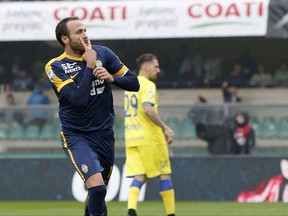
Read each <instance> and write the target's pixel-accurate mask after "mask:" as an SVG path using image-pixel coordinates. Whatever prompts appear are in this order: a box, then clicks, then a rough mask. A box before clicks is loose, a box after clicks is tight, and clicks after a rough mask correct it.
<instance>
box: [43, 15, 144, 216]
mask: <svg viewBox="0 0 288 216" xmlns="http://www.w3.org/2000/svg"><path fill="white" fill-rule="evenodd" d="M55 33H56V38H57V40H58V42H59V43H60V44H61V45H62V46H63V47H64V53H63V54H62V55H60V56H58V57H56V58H53V59H52V60H50V61H49V62H48V63H47V65H46V67H45V72H46V74H47V75H48V77H49V79H50V81H51V83H52V86H53V89H54V91H55V94H56V96H57V97H58V100H59V118H60V122H61V125H62V130H61V142H62V146H63V149H64V152H65V153H66V155H67V157H68V158H69V160H70V161H71V162H72V164H73V165H74V167H75V169H76V171H77V172H78V173H79V175H80V176H81V178H82V179H83V181H84V182H85V185H86V187H87V189H88V196H87V199H86V200H87V202H85V203H86V206H87V207H85V216H105V215H107V207H106V203H105V196H106V185H107V184H108V181H109V178H110V175H111V172H112V168H113V163H114V141H115V140H114V132H113V129H112V126H113V123H114V109H113V98H112V92H111V84H113V85H116V86H118V87H120V88H123V89H124V90H127V91H138V90H139V82H138V80H137V77H136V76H135V75H133V73H132V72H130V70H129V69H128V68H127V67H126V66H125V65H124V64H123V63H122V62H121V61H120V60H119V59H118V57H117V56H116V55H115V54H114V53H113V52H112V51H111V50H110V49H109V48H107V47H104V46H98V45H91V42H90V39H89V37H88V36H87V33H86V27H85V26H84V24H83V23H82V22H81V21H80V20H79V18H78V17H67V18H64V19H63V20H62V21H60V22H59V23H58V24H57V26H56V29H55Z"/></svg>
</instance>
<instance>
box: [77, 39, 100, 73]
mask: <svg viewBox="0 0 288 216" xmlns="http://www.w3.org/2000/svg"><path fill="white" fill-rule="evenodd" d="M80 42H81V44H82V46H83V47H84V49H85V52H84V53H83V55H82V57H83V59H84V60H85V61H86V63H87V67H89V68H92V69H94V68H95V67H96V59H97V53H96V52H95V50H93V49H92V45H91V41H90V40H89V38H88V37H87V39H86V40H84V38H83V37H80Z"/></svg>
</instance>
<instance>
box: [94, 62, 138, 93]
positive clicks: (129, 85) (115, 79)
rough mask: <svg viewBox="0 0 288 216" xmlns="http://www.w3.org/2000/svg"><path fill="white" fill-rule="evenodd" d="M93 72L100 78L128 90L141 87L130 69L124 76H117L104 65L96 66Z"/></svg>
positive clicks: (135, 89) (136, 89)
mask: <svg viewBox="0 0 288 216" xmlns="http://www.w3.org/2000/svg"><path fill="white" fill-rule="evenodd" d="M93 74H94V76H95V77H97V78H98V79H103V80H105V81H106V82H108V83H111V84H113V85H116V86H118V87H120V88H122V89H124V90H126V91H138V90H139V88H140V85H139V82H138V79H137V77H136V76H135V75H134V74H133V73H132V72H131V71H130V70H128V71H126V73H125V74H123V75H122V76H116V75H112V74H110V73H109V72H108V71H107V70H106V69H105V68H104V67H96V68H95V69H94V71H93Z"/></svg>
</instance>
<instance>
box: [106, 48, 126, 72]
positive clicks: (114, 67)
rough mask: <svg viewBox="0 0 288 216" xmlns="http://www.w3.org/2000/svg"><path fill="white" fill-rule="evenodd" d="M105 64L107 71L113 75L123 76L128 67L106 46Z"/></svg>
mask: <svg viewBox="0 0 288 216" xmlns="http://www.w3.org/2000/svg"><path fill="white" fill-rule="evenodd" d="M105 52H106V58H107V66H106V69H107V71H109V73H111V74H113V75H115V76H124V75H125V74H126V73H127V71H129V69H128V68H127V67H126V66H125V65H124V64H123V63H122V62H121V60H120V59H119V58H118V56H117V55H116V54H115V53H114V52H113V51H112V50H111V49H109V48H108V47H105Z"/></svg>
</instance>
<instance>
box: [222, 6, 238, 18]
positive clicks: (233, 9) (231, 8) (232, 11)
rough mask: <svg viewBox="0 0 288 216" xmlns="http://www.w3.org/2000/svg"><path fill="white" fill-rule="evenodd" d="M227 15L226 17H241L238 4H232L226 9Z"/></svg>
mask: <svg viewBox="0 0 288 216" xmlns="http://www.w3.org/2000/svg"><path fill="white" fill-rule="evenodd" d="M225 16H226V17H228V16H238V17H239V16H240V14H239V11H238V9H237V6H236V4H231V5H230V6H229V7H228V8H227V11H226V14H225Z"/></svg>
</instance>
